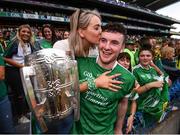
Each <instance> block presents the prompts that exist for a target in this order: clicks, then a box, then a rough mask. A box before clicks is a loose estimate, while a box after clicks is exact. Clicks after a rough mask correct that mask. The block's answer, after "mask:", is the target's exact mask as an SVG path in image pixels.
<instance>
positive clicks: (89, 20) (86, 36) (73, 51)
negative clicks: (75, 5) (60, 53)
mask: <svg viewBox="0 0 180 135" xmlns="http://www.w3.org/2000/svg"><path fill="white" fill-rule="evenodd" d="M101 31H102V30H101V16H100V14H99V12H98V11H96V10H81V9H77V10H76V11H75V12H74V13H73V14H72V16H71V18H70V36H69V38H68V39H65V40H61V41H57V42H56V43H55V44H54V46H53V48H57V49H61V50H65V51H66V52H67V54H68V55H70V56H72V57H74V56H81V57H87V56H97V54H98V52H97V50H96V45H97V44H98V43H99V39H100V35H101Z"/></svg>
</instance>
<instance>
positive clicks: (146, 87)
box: [135, 81, 163, 94]
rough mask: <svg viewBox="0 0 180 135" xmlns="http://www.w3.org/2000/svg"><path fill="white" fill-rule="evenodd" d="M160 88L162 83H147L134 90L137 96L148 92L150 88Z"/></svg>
mask: <svg viewBox="0 0 180 135" xmlns="http://www.w3.org/2000/svg"><path fill="white" fill-rule="evenodd" d="M161 87H163V81H154V82H150V83H147V84H145V85H143V86H140V87H139V88H137V89H135V91H136V92H137V93H138V94H142V93H144V92H146V91H148V90H151V89H152V88H161Z"/></svg>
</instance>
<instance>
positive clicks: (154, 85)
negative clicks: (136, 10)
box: [148, 81, 164, 88]
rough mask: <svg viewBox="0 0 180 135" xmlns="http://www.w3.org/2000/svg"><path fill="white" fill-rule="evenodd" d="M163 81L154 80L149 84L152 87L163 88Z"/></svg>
mask: <svg viewBox="0 0 180 135" xmlns="http://www.w3.org/2000/svg"><path fill="white" fill-rule="evenodd" d="M163 83H164V82H163V81H154V82H151V83H149V84H148V85H149V86H150V88H162V87H163Z"/></svg>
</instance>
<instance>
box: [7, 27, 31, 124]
mask: <svg viewBox="0 0 180 135" xmlns="http://www.w3.org/2000/svg"><path fill="white" fill-rule="evenodd" d="M33 43H34V42H33V34H32V30H31V27H30V26H29V25H27V24H25V25H21V26H20V27H19V28H18V31H17V34H16V36H15V37H14V39H13V40H12V41H11V44H10V46H9V48H8V49H7V51H6V52H5V55H4V56H5V57H4V59H5V61H6V62H7V63H8V66H6V79H7V83H8V86H9V88H10V89H11V93H10V94H11V95H12V103H13V105H12V107H13V115H14V117H15V118H18V121H17V122H19V123H25V122H28V119H27V118H26V117H25V114H26V113H27V112H28V111H29V109H28V106H27V103H26V100H25V95H24V90H23V86H22V83H21V77H20V71H19V70H20V68H21V67H23V65H24V57H25V56H26V55H28V54H31V53H32V52H33V51H34V49H33Z"/></svg>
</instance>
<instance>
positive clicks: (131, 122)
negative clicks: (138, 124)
mask: <svg viewBox="0 0 180 135" xmlns="http://www.w3.org/2000/svg"><path fill="white" fill-rule="evenodd" d="M133 121H134V115H130V116H129V117H128V120H127V128H126V134H128V133H129V132H131V130H132V127H133Z"/></svg>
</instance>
